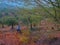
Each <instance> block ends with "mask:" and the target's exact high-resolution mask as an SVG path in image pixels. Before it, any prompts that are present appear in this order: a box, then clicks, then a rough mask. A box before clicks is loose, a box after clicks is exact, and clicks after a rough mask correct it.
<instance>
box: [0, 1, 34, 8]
mask: <svg viewBox="0 0 60 45" xmlns="http://www.w3.org/2000/svg"><path fill="white" fill-rule="evenodd" d="M0 4H4V5H8V6H12V7H16V6H17V7H25V8H31V7H33V6H32V5H28V6H25V3H24V2H23V1H22V0H0Z"/></svg>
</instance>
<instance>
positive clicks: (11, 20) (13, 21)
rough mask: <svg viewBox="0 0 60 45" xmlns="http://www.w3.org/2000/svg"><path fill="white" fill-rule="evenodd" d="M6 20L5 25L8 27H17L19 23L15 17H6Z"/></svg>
mask: <svg viewBox="0 0 60 45" xmlns="http://www.w3.org/2000/svg"><path fill="white" fill-rule="evenodd" d="M5 18H6V20H5V24H7V25H15V24H17V23H18V20H16V18H15V17H5Z"/></svg>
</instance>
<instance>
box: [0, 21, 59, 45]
mask: <svg viewBox="0 0 60 45" xmlns="http://www.w3.org/2000/svg"><path fill="white" fill-rule="evenodd" d="M44 22H45V21H44ZM44 22H42V23H43V24H41V30H40V32H39V31H37V33H36V32H33V33H32V34H31V35H30V37H31V38H30V40H29V41H28V43H25V44H23V43H22V41H21V40H22V38H24V35H22V34H19V33H17V32H16V30H14V31H12V30H11V29H10V27H7V28H5V29H0V30H1V31H0V45H60V31H56V30H52V29H50V28H51V27H52V26H54V24H52V23H44ZM48 26H49V28H47V27H48ZM22 28H24V29H25V27H22ZM48 29H49V30H48ZM55 29H56V28H55ZM34 33H36V34H37V35H38V36H39V37H40V39H39V40H36V41H33V36H34ZM25 42H26V40H25Z"/></svg>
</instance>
